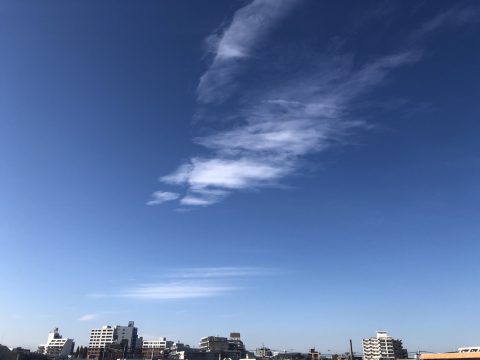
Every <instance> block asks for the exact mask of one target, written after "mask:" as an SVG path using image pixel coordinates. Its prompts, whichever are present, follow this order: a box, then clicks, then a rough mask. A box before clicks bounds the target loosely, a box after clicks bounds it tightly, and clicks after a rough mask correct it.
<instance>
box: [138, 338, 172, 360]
mask: <svg viewBox="0 0 480 360" xmlns="http://www.w3.org/2000/svg"><path fill="white" fill-rule="evenodd" d="M172 347H173V341H169V340H167V338H165V337H161V338H160V339H158V340H143V344H142V356H143V358H144V359H154V360H155V359H159V358H162V357H163V355H164V354H165V352H166V350H169V349H170V348H172Z"/></svg>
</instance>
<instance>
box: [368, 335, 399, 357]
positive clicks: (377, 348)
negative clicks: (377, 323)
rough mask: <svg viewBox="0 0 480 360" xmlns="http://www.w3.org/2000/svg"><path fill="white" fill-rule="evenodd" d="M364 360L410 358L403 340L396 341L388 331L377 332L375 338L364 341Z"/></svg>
mask: <svg viewBox="0 0 480 360" xmlns="http://www.w3.org/2000/svg"><path fill="white" fill-rule="evenodd" d="M362 345H363V359H364V360H394V359H406V358H408V353H407V350H406V349H404V348H403V345H402V340H398V339H394V338H392V337H391V336H389V335H388V334H387V332H386V331H377V334H376V336H375V337H371V338H369V339H363V341H362Z"/></svg>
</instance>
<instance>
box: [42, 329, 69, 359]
mask: <svg viewBox="0 0 480 360" xmlns="http://www.w3.org/2000/svg"><path fill="white" fill-rule="evenodd" d="M74 346H75V342H74V341H73V339H68V338H63V337H62V335H60V333H59V332H58V328H55V329H53V331H50V332H49V333H48V337H47V343H46V344H45V345H40V346H39V349H40V352H41V353H43V354H44V355H49V356H51V357H54V358H55V357H67V356H68V355H71V354H72V353H73V348H74Z"/></svg>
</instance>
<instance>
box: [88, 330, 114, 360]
mask: <svg viewBox="0 0 480 360" xmlns="http://www.w3.org/2000/svg"><path fill="white" fill-rule="evenodd" d="M114 342H115V337H114V329H113V328H112V327H111V326H108V325H105V326H102V327H101V328H99V329H92V330H90V340H89V342H88V357H89V358H98V357H99V356H100V353H101V352H102V351H103V350H104V349H105V347H106V346H107V345H109V344H113V343H114Z"/></svg>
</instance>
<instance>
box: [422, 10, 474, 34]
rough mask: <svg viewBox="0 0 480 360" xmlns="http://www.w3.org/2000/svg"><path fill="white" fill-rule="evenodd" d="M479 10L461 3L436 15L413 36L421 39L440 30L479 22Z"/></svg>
mask: <svg viewBox="0 0 480 360" xmlns="http://www.w3.org/2000/svg"><path fill="white" fill-rule="evenodd" d="M478 15H479V13H478V9H477V8H473V7H471V6H465V5H463V4H461V3H458V4H456V5H455V6H453V7H451V8H449V9H446V10H445V11H443V12H441V13H439V14H436V15H435V16H434V17H433V18H432V19H430V20H428V21H427V22H425V23H424V24H422V25H421V26H420V27H419V28H418V30H417V31H415V32H414V33H413V36H414V37H415V38H417V39H421V38H423V37H425V36H427V35H428V34H430V33H431V32H433V31H436V30H438V29H439V28H449V27H450V28H451V27H458V26H461V25H464V24H467V23H472V22H477V21H478Z"/></svg>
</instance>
